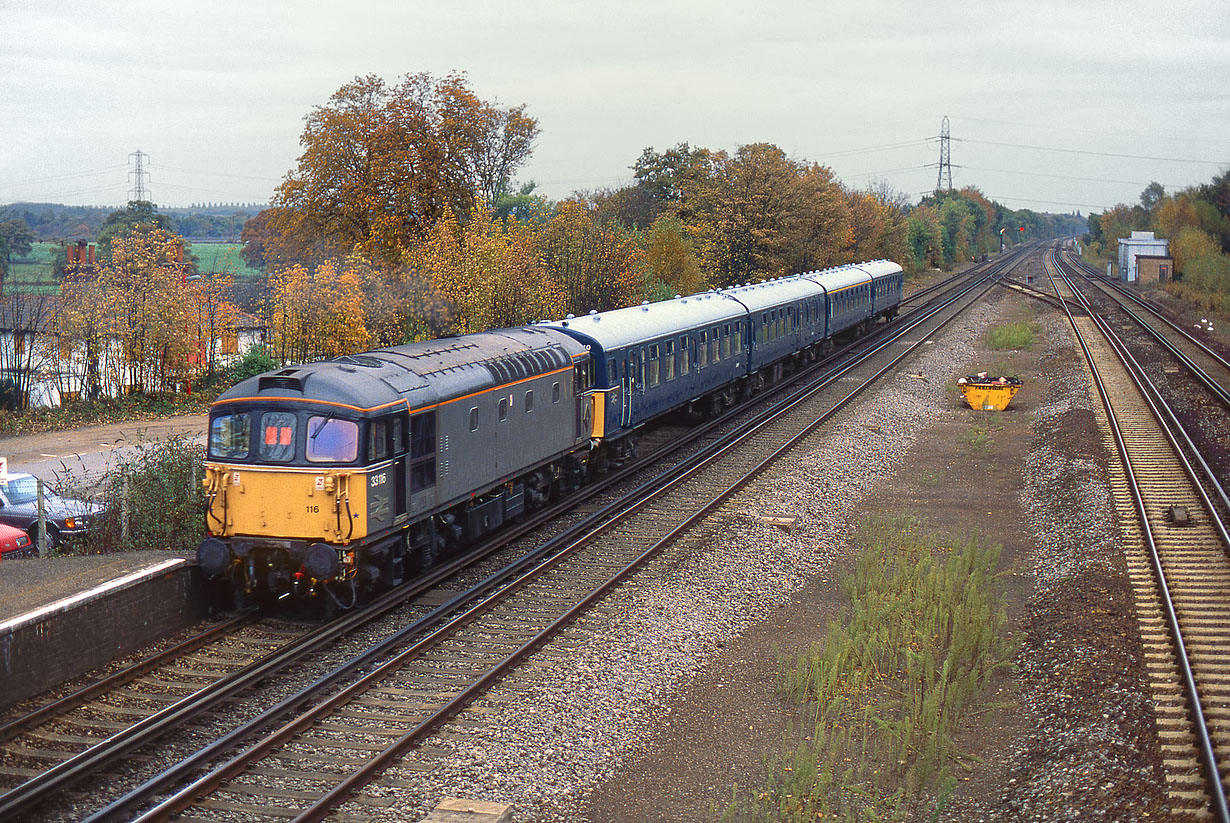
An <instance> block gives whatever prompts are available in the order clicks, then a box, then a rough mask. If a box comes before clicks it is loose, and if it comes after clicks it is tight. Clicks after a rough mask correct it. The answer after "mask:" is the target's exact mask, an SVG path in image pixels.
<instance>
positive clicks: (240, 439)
mask: <svg viewBox="0 0 1230 823" xmlns="http://www.w3.org/2000/svg"><path fill="white" fill-rule="evenodd" d="M251 429H252V416H251V415H250V414H248V413H247V412H243V413H242V414H226V415H219V416H218V417H215V418H214V419H213V420H211V421H210V423H209V456H210V457H219V458H222V459H224V460H237V459H243V458H245V457H247V456H248V448H249V446H248V440H249V439H250V438H251V436H252V431H251Z"/></svg>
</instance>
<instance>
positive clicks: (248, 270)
mask: <svg viewBox="0 0 1230 823" xmlns="http://www.w3.org/2000/svg"><path fill="white" fill-rule="evenodd" d="M242 248H243V244H242V243H193V244H192V253H193V254H195V255H196V259H197V264H198V266H199V267H200V269H201V274H218V273H221V274H233V275H235V279H236V280H259V279H261V278H263V277H264V276H265V273H264V272H263V271H261V270H260V269H254V268H252V267H251V266H249V265H248V264H247V262H246V261H245V260H244V259H243V257H242V256H241V255H240V254H239V250H240V249H242Z"/></svg>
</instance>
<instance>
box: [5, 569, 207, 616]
mask: <svg viewBox="0 0 1230 823" xmlns="http://www.w3.org/2000/svg"><path fill="white" fill-rule="evenodd" d="M177 558H183V559H186V560H188V561H189V562H194V560H195V558H193V556H192V554H191V553H190V552H172V551H143V552H118V553H116V554H94V555H85V556H81V557H16V558H7V559H5V560H3V561H0V623H3V622H6V621H8V620H11V619H13V618H15V617H19V616H21V615H24V614H28V613H30V612H35V611H38V610H39V609H42V608H44V607H46V606H50V605H52V604H53V603H56V602H59V601H61V600H64V599H66V598H69V597H74V596H76V595H79V594H82V593H84V592H88V591H91V590H93V589H96V588H98V587H99V586H103V585H105V584H107V583H109V582H111V581H113V580H117V579H120V578H123V577H126V576H128V575H130V574H133V573H135V572H139V571H142V570H143V569H150V568H153V567H156V566H158V565H159V564H160V563H163V562H165V561H167V560H174V559H177Z"/></svg>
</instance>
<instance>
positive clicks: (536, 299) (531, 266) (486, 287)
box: [409, 207, 564, 333]
mask: <svg viewBox="0 0 1230 823" xmlns="http://www.w3.org/2000/svg"><path fill="white" fill-rule="evenodd" d="M535 232H536V229H535V227H534V226H533V225H532V224H527V223H523V222H521V221H519V220H515V219H514V220H509V221H506V222H501V221H495V220H492V217H491V211H490V210H489V209H487V208H486V207H479V208H478V209H477V210H476V211H475V212H474V213H473V215H471V218H470V220H469V221H468V222H467V223H465V224H464V225H463V224H462V223H461V222H460V221H458V220H457V218H456V217H454V216H452V215H450V216H449V217H447V218H446V219H444V220H442V221H441V222H440V223H438V224H437V225H436V227H435V229H434V230H433V231H432V232H431V233H430V234H429V235H428V236H427V237H426V238H424V239H423V241H422V242H421V243H419V244H417V246H416V247H415V248H414V249H413V250H412V252H411V254H410V256H409V262H410V263H411V265H413V266H414V267H415V268H416V269H417V270H418V271H419V272H421V273H422V274H423V275H424V277H425V278H426V279H427V280H428V281H429V282H430V283H431V284H432V285H433V287H434V289H435V291H436V292H437V293H438V294H439V295H440V296H441V297H442V298H443V299H444V300H445V301H446V302H447V304H448V306H449V307H450V309H451V323H450V327H449V330H450V331H453V332H457V333H466V332H475V331H483V330H485V329H490V328H500V327H506V326H514V325H520V324H524V323H532V322H534V321H535V320H542V319H546V318H550V317H554V316H556V315H558V314H559V313H560V311H561V310H562V308H563V305H564V301H563V297H564V295H563V292H562V290H561V288H560V285H559V284H558V283H557V282H555V281H554V280H553V279H552V278H551V276H550V275H549V274H548V272H547V270H546V269H545V268H544V267H543V265H542V264H541V263H540V262H539V260H538V258H537V256H536V255H535V254H534V236H535Z"/></svg>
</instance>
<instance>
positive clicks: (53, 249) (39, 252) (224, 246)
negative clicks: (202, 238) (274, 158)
mask: <svg viewBox="0 0 1230 823" xmlns="http://www.w3.org/2000/svg"><path fill="white" fill-rule="evenodd" d="M241 248H243V244H242V243H193V244H192V245H191V249H190V251H191V252H192V254H194V255H196V258H197V264H198V266H199V267H200V270H201V273H202V274H220V273H221V274H233V275H234V276H235V279H236V280H260V279H263V278H264V276H265V275H264V272H262V271H261V270H260V269H254V268H252V267H251V266H249V265H248V264H247V263H246V262H245V261H244V259H243V257H242V256H240V254H239V250H240V249H241ZM59 253H60V244H59V243H35V244H34V247H33V248H32V249H31V250H30V254H28V255H26V256H25V257H22V258H14V260H13V263H12V266H11V267H10V269H9V283H10V284H14V285H15V284H17V283H47V282H49V281H50V280H51V268H52V261H53V259H54V257H55V255H57V254H59ZM47 290H48V289H46V288H44V289H40V291H47ZM50 290H51V291H54V289H50Z"/></svg>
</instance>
